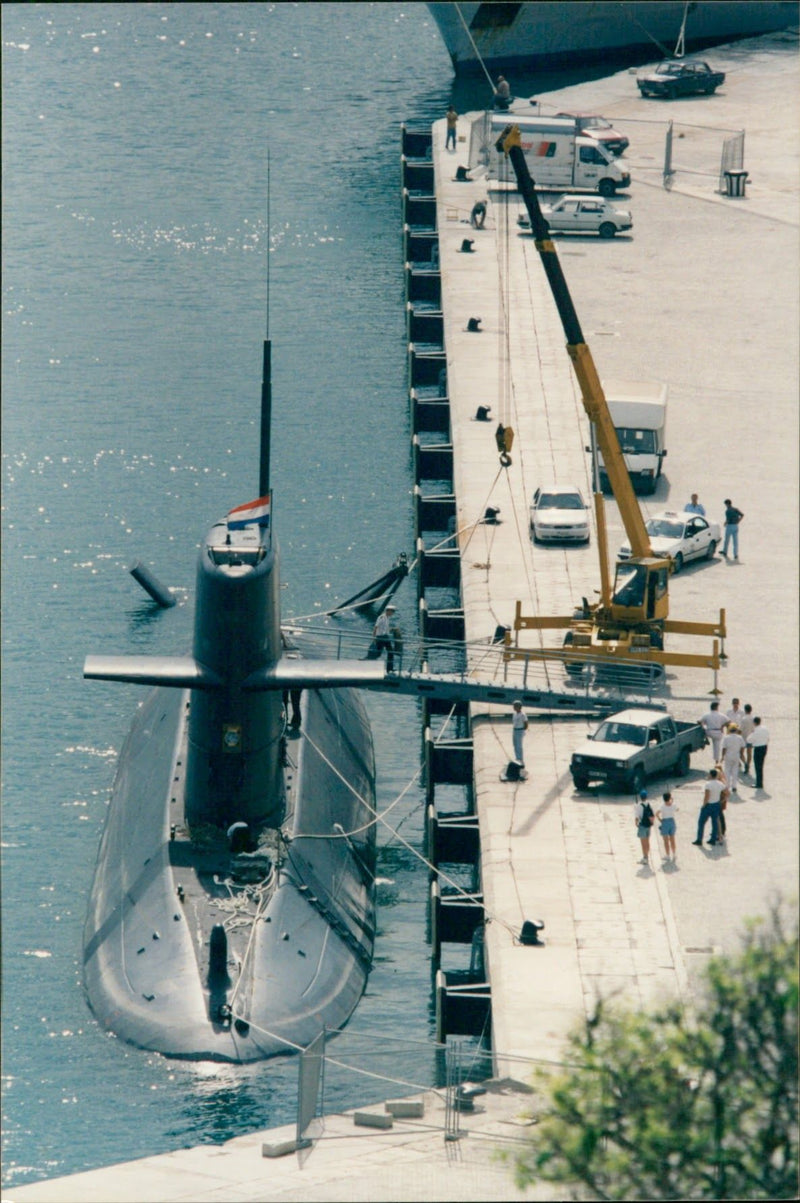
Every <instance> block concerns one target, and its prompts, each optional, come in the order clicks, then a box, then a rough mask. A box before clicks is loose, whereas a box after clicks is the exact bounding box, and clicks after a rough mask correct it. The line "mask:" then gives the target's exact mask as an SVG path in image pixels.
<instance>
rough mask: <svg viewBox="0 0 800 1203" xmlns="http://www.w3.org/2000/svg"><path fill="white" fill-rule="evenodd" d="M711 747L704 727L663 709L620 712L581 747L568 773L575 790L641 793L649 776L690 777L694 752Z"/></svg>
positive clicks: (573, 756)
mask: <svg viewBox="0 0 800 1203" xmlns="http://www.w3.org/2000/svg"><path fill="white" fill-rule="evenodd" d="M707 742H708V740H707V739H706V735H705V732H704V731H703V728H702V727H701V725H700V724H699V723H687V722H681V721H680V720H678V721H677V722H676V720H675V719H674V718H672V717H671V715H669V714H665V713H664V711H663V710H649V709H645V708H642V709H639V708H632V709H630V710H620V711H619V712H618V713H617V714H612V715H610V716H609V717H608V718H607V719H605V720H604V721H603V722H602V723H601V724H600V726H599V727H598V728H597V730H596V731H595V732H594V734H593V735H590V736H589V738H588V739H587V740H585V742H584V743H582V744H581V745H580V746H579V747H578V748H576V750H575V751H574V752H573V754H572V759H571V761H570V766H569V769H570V772H571V774H572V781H573V784H574V786H575V788H576V789H586V788H587V787H588V785H589V782H590V781H602V782H604V783H605V784H610V785H612V786H613V787H615V788H616V789H618V790H630V791H631V792H632V793H634V794H638V792H639V790H640V789H642V787H643V786H644V783H645V781H646V780H647V778H648V777H656V776H658V775H659V774H662V773H674V774H675V775H676V776H677V777H685V776H686V774H687V773H688V772H689V769H690V767H691V755H692V752H696V751H698V750H699V749H700V748H703V747H705V745H706V743H707Z"/></svg>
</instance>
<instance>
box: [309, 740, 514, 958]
mask: <svg viewBox="0 0 800 1203" xmlns="http://www.w3.org/2000/svg"><path fill="white" fill-rule="evenodd" d="M304 737H305V739H307V740H308V742H309V743H310V744H311V746H312V747H313V748H314V750H315V751H316V752H317V754H318V755H319V756H320V757H321V758H322V759H323V760H324V761H325V763H326V764H327V765H328V767H329V768H331V769H332V770H333V772H334V773H335V774H336V775H337V777H339V779H340V780H341V781H342V782H343V783H344V784H345V785H346V786H347V788H348V789H349V790H350V791H351V793H352V794H353V795H354V796H355V797H356V798H358V800H359V801H360V802H361V803H362V805H363V806H365V807H366V809H367V810H368V811H370V812H371V814H373V815H374V816H375V819H374V821H375V822H376V823H377V822H380V823H383V825H384V827H386V828H387V829H388V830H389V831H390V832H391V833H392V836H393V837H394V838H395V839H397V840H398V841H399V842H400V843H401V844H402V845H403V847H404V848H406V849H407V850H408V851H409V852H410V853H411V855H412V856H415V857H416V858H417V860H419V861H421V862H422V864H423V865H425V867H426V868H427V869H430V870H431V871H432V872H434V873H436V874H437V875H438V876H439V877H440V878H441V879H442V881H444V882H445V883H446V884H447V885H449V886H452V887H453V889H454V890H455V891H456V892H457V893H458V894H460V895H461V897H462V898H463V899H464V901H465V902H466V904H467V905H469V906H476V907H480V908H481V909H482V910H483V913H484V916H485V919H486V922H494V923H498V924H499V925H500V926H501V927H503V928H505V930H506V931H507V932H509V934H510V935H511V936H514V937H516V932H515V930H514V928H513V927H512V926H511V924H510V923H507V922H506V920H505V919H501V918H500V917H499V916H498V915H490V914H489V913H488V911H487V910H486V907H485V905H484V904H482V903H479V902H475V900H474V898H473V896H472V895H471V894H470V893H469V892H468V891H467V890H465V889H464V887H463V886H460V885H459V884H458V882H457V881H454V879H453V878H452V877H449V876H448V875H447V874H446V873H443V872H442V870H441V868H440V867H439V866H437V865H434V864H433V862H432V861H429V860H428V859H427V857H425V856H423V855H422V853H421V852H419V851H418V850H417V849H416V848H415V847H414V845H413V844H410V843H409V842H408V840H407V839H405V838H404V837H403V836H402V835H400V833H399V831H398V830H397V829H396V828H394V827H392V826H391V825H390V824H389V823H387V822H386V821H385V820H384V819H383V818H382V817H381V815H379V814H378V813H377V811H376V810H375V809H374V807H372V806H370V804H369V802H367V800H366V798H363V797H361V795H360V794H359V793H358V791H357V790H356V789H355V788H354V787H353V786H352V785H351V784H350V782H349V781H346V780H345V778H344V777H343V776H342V774H341V773H340V772H339V770H338V769H337V768H336V765H335V764H332V763H331V761H330V760H329V759H328V757H327V756H326V755H325V753H324V752H323V751H322V749H321V748H319V747H317V745H316V744H315V743H314V741H313V740H312V739H311V738H310V736H309V735H308V732H304ZM392 805H394V803H392ZM370 826H372V824H371V823H367V824H365V826H364V827H360V828H358V829H357V830H356V831H353V832H342V834H341V835H334V834H331V835H320V834H317V833H315V834H313V835H305V836H297V835H296V836H294V837H293V838H294V839H348V838H349V837H350V836H351V835H357V834H358V833H359V832H361V831H364V830H366V829H367V828H368V827H370Z"/></svg>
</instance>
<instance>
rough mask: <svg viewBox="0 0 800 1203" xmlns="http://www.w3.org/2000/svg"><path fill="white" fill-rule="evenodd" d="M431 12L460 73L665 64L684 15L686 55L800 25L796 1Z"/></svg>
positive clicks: (647, 0) (435, 7)
mask: <svg viewBox="0 0 800 1203" xmlns="http://www.w3.org/2000/svg"><path fill="white" fill-rule="evenodd" d="M428 8H429V9H430V11H431V14H432V16H433V18H434V20H435V22H436V24H437V26H438V28H439V31H440V32H441V35H442V37H443V39H444V43H445V45H446V46H447V49H448V51H449V53H450V58H451V60H452V63H453V67H454V69H455V71H456V73H457V74H470V73H475V72H477V71H480V70H481V63H480V60H481V59H482V60H483V63H484V64H485V66H486V68H487V69H488V70H489V71H491V72H494V71H497V70H501V71H509V72H514V71H515V70H516V71H519V72H522V71H526V72H527V71H532V70H538V69H540V68H549V69H554V68H561V67H570V66H576V65H578V64H580V63H591V62H595V63H596V62H599V61H602V60H603V59H613V58H618V59H621V58H623V57H633V56H635V55H641V54H642V53H648V52H650V54H651V57H653V58H660V57H662V56H663V54H664V52H666V53H668V54H671V53H672V52H673V51H674V50H675V47H676V45H677V42H678V37H679V34H680V30H681V26H682V23H683V19H684V13H685V15H686V27H685V38H686V43H685V44H686V48H687V49H700V48H702V47H705V46H711V45H714V44H717V45H719V44H720V43H721V42H726V41H733V40H735V39H736V38H741V37H748V36H754V35H755V34H761V33H769V32H771V31H773V30H778V29H785V28H786V27H787V26H789V25H791V24H796V23H797V19H798V5H797V4H796V3H794V2H792V0H785V2H780V0H778V2H774V3H773V2H770V0H756V2H753V3H749V2H748V0H735V2H733V3H726V2H725V0H697V2H695V3H691V4H689V5H688V11H686V10H687V5H686V4H685V3H683V2H682V0H674V2H670V0H639V2H638V3H624V2H623V3H609V2H608V0H605V2H603V0H601V2H593V0H572V2H571V3H523V4H476V3H470V4H435V3H433V4H429V5H428ZM462 18H463V20H462ZM465 27H466V28H465ZM476 52H477V53H476ZM478 55H480V59H479V57H478Z"/></svg>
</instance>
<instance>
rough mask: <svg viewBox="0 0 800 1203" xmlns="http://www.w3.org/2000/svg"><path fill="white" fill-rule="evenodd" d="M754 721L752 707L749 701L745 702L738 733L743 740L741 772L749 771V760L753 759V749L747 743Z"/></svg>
mask: <svg viewBox="0 0 800 1203" xmlns="http://www.w3.org/2000/svg"><path fill="white" fill-rule="evenodd" d="M754 727H755V722H754V721H753V707H752V706H751V705H750V703H749V702H745V706H744V711H743V713H742V717H741V719H740V720H739V734H740V735H741V737H742V739H743V740H744V742H745V746H744V748H743V749H742V764H743V765H744V769H743V772H745V773H749V772H750V762H751V761H752V759H753V749H752V748H751V747H749V746H748V745H747V740H748V737H749V736H750V735H751V734H752V731H753V728H754Z"/></svg>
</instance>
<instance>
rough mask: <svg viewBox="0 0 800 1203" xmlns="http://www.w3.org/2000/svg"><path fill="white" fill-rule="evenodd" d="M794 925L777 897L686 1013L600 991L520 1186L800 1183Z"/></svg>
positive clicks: (627, 1188) (782, 1192)
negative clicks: (619, 1001) (601, 1000)
mask: <svg viewBox="0 0 800 1203" xmlns="http://www.w3.org/2000/svg"><path fill="white" fill-rule="evenodd" d="M797 945H798V931H797V921H796V918H795V916H794V914H792V916H791V918H787V915H786V908H784V907H782V906H781V905H779V904H776V905H775V906H774V907H773V909H772V911H771V913H770V915H769V917H768V918H767V919H766V920H761V921H753V922H751V923H750V924H748V926H747V929H746V931H745V934H744V937H743V940H742V949H741V951H740V952H739V953H738V954H737V955H735V956H731V957H717V958H714V959H713V960H712V961H711V962H710V963H709V965H708V967H707V970H706V978H705V988H704V991H703V994H702V997H701V998H700V1000H699V1002H698V1005H697V1008H696V1019H695V1021H694V1022H692V1023H689V1022H688V1020H687V1018H686V1017H685V1016H684V1015H683V1014H682V1012H681V1010H680V1008H679V1007H678V1006H677V1005H671V1006H668V1007H666V1008H664V1009H663V1010H661V1011H659V1012H657V1013H655V1014H650V1015H645V1014H642V1013H638V1012H632V1011H630V1010H622V1009H618V1008H611V1007H607V1006H605V1005H604V1004H600V1005H598V1007H597V1009H596V1011H595V1013H594V1015H593V1016H592V1017H591V1019H590V1020H588V1021H587V1022H586V1024H585V1026H584V1027H583V1028H582V1030H580V1031H577V1032H575V1033H574V1034H573V1036H572V1037H571V1039H570V1041H569V1046H568V1053H567V1056H566V1058H565V1061H566V1062H567V1066H566V1067H562V1068H561V1070H560V1071H559V1072H558V1073H557V1074H548V1075H546V1076H544V1075H541V1076H540V1081H539V1083H538V1085H539V1088H540V1091H543V1092H544V1097H545V1100H546V1101H545V1102H544V1105H543V1110H542V1112H541V1114H540V1115H539V1124H538V1126H537V1128H536V1129H535V1131H534V1134H533V1136H532V1138H531V1143H530V1145H529V1146H528V1147H527V1148H526V1150H525V1151H524V1152H523V1153H521V1154H519V1155H517V1156H516V1158H515V1163H516V1165H515V1177H516V1181H517V1184H518V1185H519V1186H520V1187H525V1186H527V1185H529V1184H531V1183H533V1182H537V1181H538V1182H541V1181H549V1182H557V1183H560V1184H562V1185H564V1186H565V1187H566V1188H567V1189H568V1190H570V1191H571V1193H572V1195H573V1196H574V1197H576V1198H579V1197H587V1196H591V1197H594V1198H597V1199H794V1198H797V1197H798V1115H797V1096H798V1057H797V1042H798V1030H797V1021H798V962H797Z"/></svg>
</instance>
